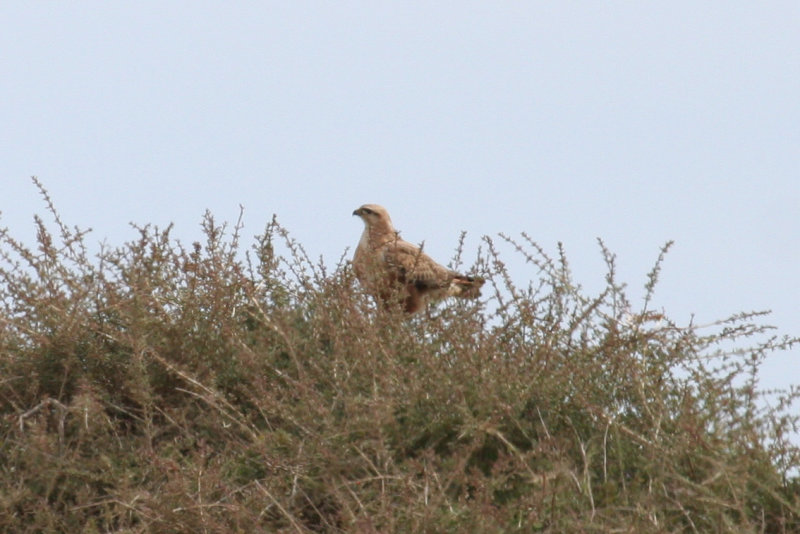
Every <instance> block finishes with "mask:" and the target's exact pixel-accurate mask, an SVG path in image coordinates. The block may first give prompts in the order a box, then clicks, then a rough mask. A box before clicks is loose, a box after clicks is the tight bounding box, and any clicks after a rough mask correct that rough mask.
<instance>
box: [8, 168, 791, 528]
mask: <svg viewBox="0 0 800 534" xmlns="http://www.w3.org/2000/svg"><path fill="white" fill-rule="evenodd" d="M37 185H38V184H37ZM40 189H41V191H42V193H43V195H44V197H45V200H46V202H47V204H48V206H49V209H50V212H51V214H52V215H53V216H54V219H55V225H56V227H57V230H58V235H57V236H53V235H52V234H51V233H50V231H49V230H48V228H47V226H46V225H45V224H44V223H43V222H42V221H41V220H38V219H37V228H38V239H37V244H36V246H35V248H29V247H28V246H26V245H25V244H23V243H20V242H18V241H16V240H15V239H14V238H13V237H12V236H11V235H10V233H9V232H8V231H7V230H2V231H0V241H2V250H0V253H1V254H2V259H3V262H2V264H0V278H1V279H2V282H1V283H0V415H1V416H2V418H1V419H0V421H1V423H0V425H1V426H0V434H2V435H1V436H0V473H2V477H0V531H4V532H6V531H7V532H45V531H46V532H111V531H114V532H248V533H250V532H736V533H740V532H797V531H800V519H798V518H799V517H800V481H799V480H798V478H797V471H796V470H797V466H798V448H797V447H796V445H795V444H793V443H792V441H791V439H792V436H793V433H795V432H796V429H797V423H798V420H797V416H795V415H793V414H792V412H791V407H792V402H793V401H794V400H795V398H796V397H797V392H796V391H789V392H779V393H777V394H774V395H773V396H772V397H771V398H772V400H773V404H775V407H774V408H769V407H766V406H767V405H766V404H765V403H764V402H762V400H763V395H764V393H763V392H761V391H759V389H758V388H757V379H758V369H759V366H760V364H761V363H762V362H763V361H764V360H765V358H767V357H768V356H769V354H770V353H771V352H773V351H775V350H783V349H786V348H788V347H789V346H790V345H791V344H792V343H793V342H794V341H795V340H793V339H787V338H777V337H771V336H770V334H769V332H770V329H769V328H767V327H764V326H761V325H760V324H759V323H758V321H759V320H760V315H761V314H758V313H745V314H738V315H735V316H733V317H731V318H729V319H725V320H722V321H719V322H715V323H714V324H711V325H705V326H699V325H693V324H690V325H688V326H679V325H677V324H676V323H674V322H673V321H672V320H670V319H669V318H668V317H667V316H666V315H665V314H663V313H656V312H654V311H653V310H651V309H649V308H648V306H650V305H651V304H650V303H651V302H652V297H653V292H654V290H655V287H656V285H657V279H658V273H659V271H660V269H661V260H662V258H663V255H664V253H666V252H667V249H668V248H669V245H667V246H665V247H664V249H663V250H662V254H661V256H660V257H659V259H658V261H657V263H656V265H655V267H654V268H653V270H652V271H651V273H649V274H648V277H647V283H646V285H645V291H646V299H645V304H644V308H643V309H641V310H639V311H637V312H629V311H628V310H630V309H631V305H630V303H629V301H628V298H627V297H626V293H625V286H624V284H621V283H620V282H618V281H617V280H616V273H615V259H614V256H613V254H611V253H610V252H609V251H608V250H606V249H605V247H604V246H603V245H602V243H601V251H602V253H603V257H604V258H605V260H606V264H607V271H608V272H607V277H606V281H607V284H606V288H605V290H604V291H603V292H602V293H601V294H599V295H597V296H587V295H585V294H583V292H582V290H581V289H580V287H578V286H577V284H576V282H575V281H574V280H573V279H572V276H571V274H570V271H569V266H568V264H567V261H566V257H565V254H564V253H563V251H561V250H559V257H558V258H557V259H552V258H550V257H548V256H547V254H545V252H544V251H543V250H542V249H541V248H539V247H538V246H537V245H536V244H535V243H534V242H533V241H532V240H531V239H529V238H528V237H527V236H525V235H523V236H522V238H521V240H519V241H518V240H515V239H512V238H509V237H505V236H501V237H500V240H499V241H498V242H497V243H495V242H494V241H493V240H491V239H489V238H485V240H484V245H483V248H482V251H481V253H480V256H479V258H478V260H477V262H476V265H475V269H476V270H478V271H479V272H480V273H481V275H483V276H486V277H487V279H488V280H489V281H490V282H489V284H488V285H487V287H489V290H488V293H490V294H489V295H487V297H488V299H485V300H484V301H483V302H461V301H453V302H447V303H446V304H444V305H442V306H439V307H437V308H433V309H430V310H428V311H427V313H425V314H423V315H422V316H419V317H414V318H412V319H410V320H409V319H405V318H404V317H403V316H402V315H401V314H400V313H399V312H393V311H384V310H378V309H376V308H375V307H374V305H373V304H372V302H371V300H370V299H369V298H368V297H366V296H364V295H363V294H362V293H361V292H360V290H359V288H358V286H357V284H355V283H354V280H353V276H352V274H351V272H350V270H349V268H348V266H347V264H346V262H344V261H340V262H339V264H338V265H337V266H336V267H335V269H333V270H332V271H331V272H329V271H328V269H326V267H325V266H324V265H322V264H315V263H313V262H311V261H310V260H309V259H308V257H307V256H306V254H305V252H304V251H303V249H302V247H301V246H300V245H299V244H297V243H295V242H294V241H293V240H292V239H291V238H290V237H289V236H288V234H287V233H286V231H285V230H284V229H283V228H281V227H280V226H279V224H278V223H277V222H276V221H275V220H273V221H272V222H271V223H270V224H268V225H267V227H266V229H265V232H264V234H263V236H261V237H260V238H259V239H258V240H257V242H256V244H255V246H254V247H253V248H252V250H250V251H248V252H247V253H246V254H245V253H244V252H243V251H242V250H241V249H240V245H239V229H240V224H237V225H236V226H235V227H234V228H233V229H232V231H230V230H229V229H228V228H226V227H225V226H218V225H217V224H216V223H215V222H214V220H213V218H212V217H211V215H208V214H207V215H206V216H205V218H204V221H203V228H204V232H205V237H206V241H205V243H202V244H200V243H195V244H193V246H192V247H190V248H189V249H187V248H185V247H184V246H183V245H181V244H180V243H179V242H177V241H176V240H174V239H173V238H172V237H171V236H170V230H171V229H170V228H167V229H164V230H161V229H157V228H151V227H141V228H138V229H137V230H138V233H139V237H138V239H136V240H134V241H131V242H129V243H125V244H124V245H122V246H120V247H118V248H104V249H103V250H102V251H101V252H100V253H99V255H98V256H97V257H89V255H88V253H87V251H86V247H85V245H84V242H85V233H84V232H81V231H79V230H77V229H70V228H68V227H67V226H65V225H64V224H63V223H62V222H61V220H60V219H59V218H58V216H57V214H56V211H55V209H54V208H53V206H52V203H51V202H50V199H49V198H48V197H47V194H46V192H45V191H44V189H42V188H41V187H40ZM502 247H511V248H513V249H515V250H514V251H513V252H511V253H513V254H520V255H521V257H522V258H523V259H524V261H526V262H527V264H528V265H529V266H530V267H531V269H532V276H531V277H532V278H535V279H536V282H535V283H534V284H531V285H530V286H528V287H524V288H521V287H518V286H517V285H515V284H514V283H513V281H512V280H511V277H510V276H509V274H508V271H507V270H506V267H505V265H504V263H503V261H502V260H501V253H500V252H499V250H500V248H502ZM278 249H283V250H286V253H285V254H283V255H281V254H279V253H278V252H277V250H278ZM459 260H460V253H459V257H458V258H457V259H456V261H459ZM492 287H493V289H492ZM748 338H749V339H748Z"/></svg>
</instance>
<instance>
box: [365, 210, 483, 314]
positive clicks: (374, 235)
mask: <svg viewBox="0 0 800 534" xmlns="http://www.w3.org/2000/svg"><path fill="white" fill-rule="evenodd" d="M353 215H358V216H359V217H361V220H363V221H364V233H363V234H362V235H361V240H360V241H359V242H358V247H357V248H356V252H355V255H354V256H353V270H354V271H355V274H356V278H358V281H359V282H360V283H361V285H362V286H363V287H364V288H365V289H366V290H367V291H368V292H369V293H371V294H372V295H374V296H375V297H376V298H377V299H378V300H379V301H380V302H381V303H383V304H384V305H385V306H389V305H390V304H391V303H392V302H400V303H402V305H403V309H404V310H405V311H406V312H407V313H409V314H413V313H416V312H418V311H419V310H421V309H422V308H423V307H424V306H425V304H426V302H428V301H429V300H438V299H441V298H444V297H460V298H477V297H479V296H480V288H481V286H482V285H483V283H484V281H485V280H484V279H483V278H479V277H472V276H466V275H463V274H459V273H457V272H456V271H453V270H451V269H448V268H447V267H445V266H443V265H439V264H438V263H436V262H435V261H433V260H432V259H431V258H430V257H429V256H428V255H427V254H425V253H424V252H422V249H421V248H420V247H418V246H416V245H414V244H412V243H409V242H408V241H404V240H403V239H401V238H400V236H399V234H398V232H397V231H396V230H395V229H394V226H392V220H391V219H390V218H389V213H388V212H387V211H386V209H384V208H383V207H382V206H378V205H377V204H364V205H363V206H361V207H360V208H358V209H357V210H355V211H354V212H353Z"/></svg>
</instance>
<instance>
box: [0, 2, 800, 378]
mask: <svg viewBox="0 0 800 534" xmlns="http://www.w3.org/2000/svg"><path fill="white" fill-rule="evenodd" d="M0 28H2V30H1V31H0V184H2V190H1V191H2V195H0V210H1V211H2V219H1V220H0V224H2V225H3V226H7V227H10V228H11V230H12V233H13V234H14V235H15V236H18V237H21V238H24V239H27V240H29V241H30V240H31V239H32V236H33V227H32V216H33V214H34V213H39V214H44V211H45V210H44V204H43V203H42V201H41V200H40V199H39V197H38V195H37V193H36V190H35V188H34V187H33V185H32V184H31V183H30V179H29V177H30V176H31V175H36V176H38V177H39V178H40V179H41V180H42V182H43V183H44V184H45V185H46V187H47V188H48V189H49V190H50V193H51V195H52V196H53V199H54V201H55V203H56V205H57V207H58V208H59V210H60V212H61V215H62V218H63V219H64V220H65V221H66V222H67V223H68V224H70V225H79V226H81V227H91V228H93V229H94V233H93V234H92V237H93V239H94V240H95V241H96V242H100V241H102V240H107V241H108V242H109V243H110V244H121V243H122V242H123V241H125V240H127V239H130V238H132V237H134V235H135V234H134V232H133V231H132V230H131V229H130V227H129V225H128V223H129V222H136V223H140V224H144V223H154V224H158V225H161V226H163V225H166V224H167V223H169V222H174V223H175V224H176V230H175V235H176V236H178V237H180V238H181V239H183V240H186V241H191V240H194V239H197V238H198V236H199V222H200V220H201V217H202V214H203V212H204V210H206V209H209V210H211V212H212V213H213V214H214V215H215V216H216V217H217V218H218V219H220V220H228V221H234V220H235V219H236V217H237V215H238V210H239V205H240V204H241V205H243V206H244V207H245V219H244V220H245V225H246V232H247V233H248V234H249V235H252V234H254V233H257V232H259V231H260V230H262V229H263V227H264V225H265V224H266V222H267V221H268V220H269V219H270V218H271V216H272V214H273V213H275V214H277V215H278V218H279V220H280V221H281V223H282V224H283V225H284V226H286V227H287V228H288V229H289V230H290V232H291V233H292V234H293V236H294V237H295V238H297V239H298V240H299V241H300V242H301V243H302V244H303V245H304V246H305V247H306V249H307V250H308V252H309V253H310V254H311V255H312V256H314V257H317V256H320V255H322V256H323V257H324V258H325V260H326V261H327V262H328V263H335V262H336V261H337V260H338V258H339V257H340V256H341V254H342V253H343V252H344V250H345V249H346V248H347V247H351V250H352V248H353V247H354V246H355V243H356V242H357V240H358V237H359V235H360V233H361V222H360V221H359V220H357V219H356V218H354V217H352V216H351V215H350V214H351V212H352V211H353V209H354V208H356V207H357V206H359V205H360V204H363V203H367V202H374V203H380V204H383V205H385V206H386V207H387V208H388V209H389V211H390V213H391V214H392V218H393V220H394V222H395V225H396V226H397V227H398V228H399V229H400V230H402V232H403V236H404V237H405V238H406V239H408V240H410V241H412V242H420V241H423V240H424V241H425V247H426V251H428V252H430V253H431V254H432V255H433V256H435V257H437V258H438V259H441V260H447V259H449V258H451V257H452V254H453V251H454V249H455V247H456V244H457V239H458V236H459V233H460V231H461V230H465V231H467V232H468V236H467V250H468V251H473V253H474V250H475V249H476V248H477V246H478V245H479V242H480V236H482V235H485V234H488V235H496V233H497V232H505V233H508V234H518V233H519V232H521V231H526V232H528V233H529V234H530V236H531V237H532V238H533V239H534V240H536V241H537V242H538V243H539V244H540V245H542V246H543V247H544V248H545V250H547V251H549V252H550V253H552V254H554V253H555V250H556V244H557V242H559V241H561V242H563V243H564V245H565V247H566V250H567V254H568V257H569V259H570V261H571V262H572V265H573V267H574V269H575V275H576V279H577V281H578V282H581V283H582V284H584V286H585V287H586V288H587V290H593V289H599V288H600V287H601V286H602V281H603V275H604V270H603V264H602V260H601V255H600V252H599V249H598V247H597V245H596V241H595V240H596V238H597V237H601V238H603V239H604V240H605V242H606V244H607V245H608V247H609V248H610V249H611V250H613V251H614V252H616V253H617V255H618V262H619V267H620V277H621V278H622V279H623V280H625V281H627V282H628V283H629V285H630V286H631V290H632V296H634V297H637V296H639V298H640V297H641V294H642V292H641V289H640V288H641V287H642V285H643V284H644V282H645V274H646V272H647V271H648V270H649V269H650V267H651V266H652V264H653V261H654V260H655V258H656V256H657V254H658V249H659V247H660V246H661V245H662V244H663V243H664V242H665V241H667V240H668V239H674V240H675V242H676V244H675V247H674V248H673V250H672V252H671V253H670V254H669V255H668V256H667V259H666V262H665V263H664V267H663V272H662V278H661V279H662V283H661V285H660V289H659V290H658V293H657V301H656V305H657V306H658V307H662V306H663V307H664V308H665V310H666V312H667V314H668V315H669V316H670V317H672V318H673V319H674V320H676V321H677V322H678V323H684V324H685V323H687V322H688V321H689V319H690V317H691V315H692V314H695V316H696V318H697V321H699V322H706V321H709V320H712V319H719V318H723V317H726V316H728V315H729V314H731V313H734V312H738V311H749V310H756V309H758V310H761V309H772V310H773V312H774V313H773V315H772V316H771V317H770V318H768V322H769V323H772V324H774V325H776V326H777V327H778V328H779V332H780V333H786V334H793V335H798V334H800V306H798V301H800V283H798V274H799V273H798V265H800V3H798V2H795V1H777V2H768V3H757V2H749V1H748V2H744V1H727V2H697V1H691V2H690V1H670V2H627V1H603V2H549V1H548V2H543V1H542V2H535V1H531V2H502V3H500V2H469V1H459V2H366V1H362V2H295V1H290V2H280V3H278V2H185V1H184V2H177V1H176V2H161V1H159V2H152V1H143V2H105V1H103V2H88V1H84V2H50V1H42V2H27V1H25V2H23V1H15V0H9V1H4V2H2V4H0ZM467 259H468V260H469V258H467ZM506 259H507V260H508V261H509V262H511V263H514V262H515V261H517V260H516V259H515V258H514V256H513V255H511V254H509V255H508V256H507V257H506ZM513 272H514V276H515V278H516V281H517V282H518V283H519V284H520V285H525V283H526V281H527V280H528V279H531V278H534V277H535V276H536V273H535V272H534V271H532V270H531V269H529V268H527V267H526V266H524V265H523V264H522V263H521V262H517V263H515V264H514V265H513ZM634 304H636V305H638V304H640V302H638V301H635V302H634ZM798 356H800V352H799V351H797V350H795V351H794V352H793V353H789V354H785V355H783V356H781V357H776V358H774V359H773V360H772V361H771V362H770V364H769V365H768V366H767V367H766V369H765V375H764V385H766V386H774V385H786V384H788V383H795V384H797V383H800V366H798V362H797V357H798Z"/></svg>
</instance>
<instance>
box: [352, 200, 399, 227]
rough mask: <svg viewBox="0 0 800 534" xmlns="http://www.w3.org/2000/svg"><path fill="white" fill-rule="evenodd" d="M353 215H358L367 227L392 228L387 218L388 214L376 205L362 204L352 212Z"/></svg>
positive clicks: (384, 209)
mask: <svg viewBox="0 0 800 534" xmlns="http://www.w3.org/2000/svg"><path fill="white" fill-rule="evenodd" d="M353 215H358V216H359V217H361V220H362V221H364V224H366V225H367V226H368V227H373V226H377V225H387V226H388V227H389V228H391V227H392V220H391V219H390V218H389V212H387V211H386V208H384V207H383V206H378V205H377V204H364V205H363V206H361V207H360V208H358V209H357V210H355V211H354V212H353Z"/></svg>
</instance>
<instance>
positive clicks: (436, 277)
mask: <svg viewBox="0 0 800 534" xmlns="http://www.w3.org/2000/svg"><path fill="white" fill-rule="evenodd" d="M383 260H384V262H385V264H386V266H387V268H388V269H389V270H390V271H392V272H393V274H394V275H395V276H396V277H397V280H399V281H401V282H403V283H406V284H414V285H415V286H417V287H419V288H420V289H422V288H426V289H434V288H443V287H446V286H448V285H449V284H450V281H451V280H452V279H453V277H454V276H455V273H454V272H453V271H451V270H450V269H448V268H446V267H444V266H443V265H439V264H438V263H436V262H435V261H433V259H431V257H430V256H428V255H427V254H425V253H424V252H422V249H420V248H419V247H417V246H416V245H413V244H411V243H409V242H408V241H403V240H401V239H398V240H396V241H392V242H390V243H387V244H386V245H385V246H384V251H383Z"/></svg>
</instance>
